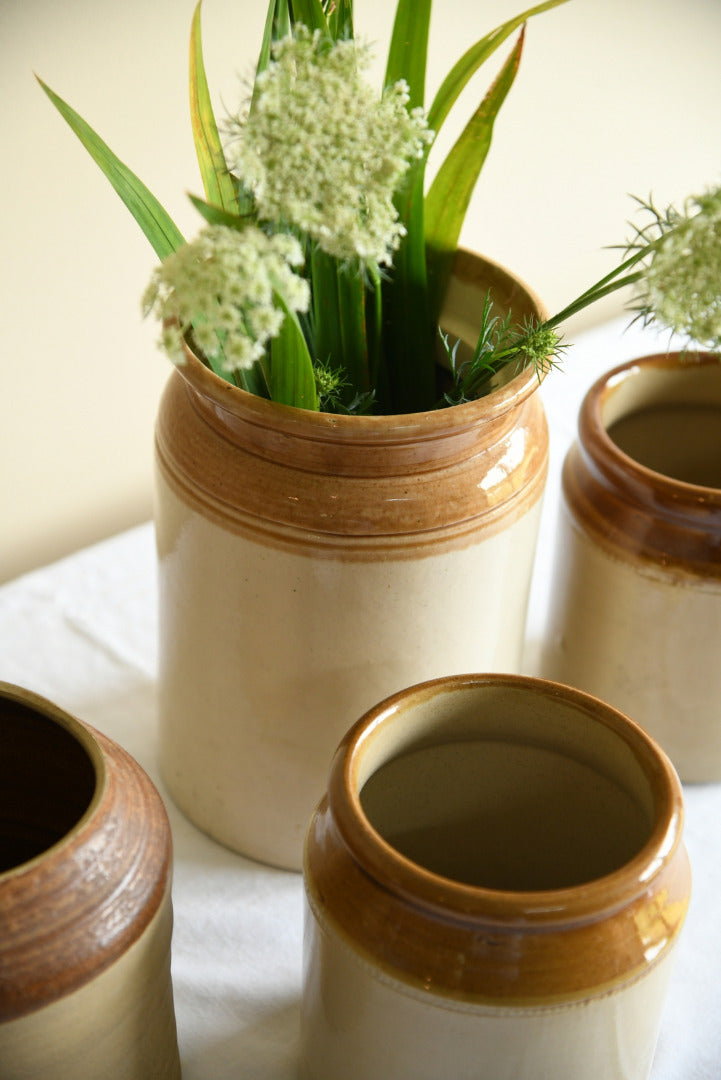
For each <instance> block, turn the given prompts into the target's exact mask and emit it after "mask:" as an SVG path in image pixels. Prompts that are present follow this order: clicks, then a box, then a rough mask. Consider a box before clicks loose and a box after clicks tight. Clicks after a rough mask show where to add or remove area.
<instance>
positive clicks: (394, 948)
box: [300, 675, 690, 1080]
mask: <svg viewBox="0 0 721 1080" xmlns="http://www.w3.org/2000/svg"><path fill="white" fill-rule="evenodd" d="M681 829H682V802H681V789H680V784H679V782H678V778H677V776H676V774H675V772H674V769H673V767H672V765H671V764H670V762H669V761H668V759H667V758H666V756H665V755H664V754H663V752H662V751H661V750H660V749H659V748H658V746H657V744H656V743H654V741H653V740H652V739H651V738H650V737H649V736H648V735H647V734H646V733H645V732H644V731H643V730H642V729H641V728H640V727H639V726H638V725H636V724H633V723H632V722H631V721H630V720H629V719H628V718H627V717H625V716H623V715H622V714H621V713H619V712H617V711H616V710H614V709H611V708H610V707H609V706H607V705H605V704H604V703H602V702H601V701H599V700H598V699H596V698H592V697H590V696H588V695H585V694H582V693H580V692H579V691H577V690H573V689H571V688H569V687H564V686H560V685H557V684H553V683H548V682H543V681H541V680H534V679H527V678H523V677H521V676H515V677H514V676H507V675H477V676H465V677H464V676H458V677H451V678H447V679H441V680H435V681H433V682H430V683H425V684H422V685H420V686H416V687H412V688H410V689H409V690H407V691H404V692H402V693H400V694H397V695H395V696H393V697H391V698H390V699H388V700H386V701H385V702H383V703H381V704H380V705H378V706H377V707H376V708H374V709H372V710H370V712H368V713H367V714H366V716H365V717H363V719H361V720H360V721H359V722H358V723H357V724H356V725H355V726H354V727H353V728H352V729H351V731H350V733H349V734H348V735H347V737H346V738H345V739H344V740H343V742H342V744H341V746H340V748H339V750H338V752H337V754H336V756H335V758H334V761H333V764H332V767H331V770H330V776H329V782H328V788H327V796H326V797H325V798H324V799H323V800H322V801H321V803H320V805H319V807H318V809H317V811H316V813H315V815H314V817H313V819H312V823H311V825H310V828H309V832H308V837H307V842H306V856H305V868H304V875H305V886H306V927H305V938H304V979H303V1000H302V1021H301V1069H300V1075H301V1077H302V1080H336V1078H337V1077H343V1080H378V1078H379V1077H382V1078H383V1080H409V1078H412V1080H439V1078H440V1077H449V1078H450V1077H452V1078H453V1080H646V1077H647V1076H648V1073H649V1070H650V1068H651V1061H652V1057H653V1053H654V1049H655V1044H656V1038H657V1034H658V1030H659V1025H660V1020H661V1010H662V1006H663V1002H664V997H665V994H666V988H667V984H668V980H669V975H670V964H671V960H672V958H673V952H674V945H675V944H676V942H677V940H678V935H679V933H680V931H681V927H682V924H683V921H684V917H685V913H686V909H687V904H688V899H689V894H690V872H689V865H688V859H687V856H686V851H685V848H684V845H683V842H682V838H681Z"/></svg>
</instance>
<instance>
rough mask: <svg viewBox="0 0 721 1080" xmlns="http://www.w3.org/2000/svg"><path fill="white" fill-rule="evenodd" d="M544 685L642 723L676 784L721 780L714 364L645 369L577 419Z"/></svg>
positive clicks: (718, 373) (609, 386) (720, 378)
mask: <svg viewBox="0 0 721 1080" xmlns="http://www.w3.org/2000/svg"><path fill="white" fill-rule="evenodd" d="M551 597H552V599H551V607H550V612H549V622H548V628H547V634H546V642H547V647H546V654H545V660H544V663H543V668H542V674H544V675H545V676H547V677H548V678H551V679H557V680H559V681H561V682H566V683H570V684H571V685H573V686H577V687H580V688H581V689H583V690H587V691H589V692H590V693H592V694H596V695H597V696H598V697H601V698H603V699H604V701H608V702H610V703H611V704H612V705H615V706H617V708H619V709H621V710H623V711H624V712H626V713H628V714H629V715H630V716H632V717H633V718H634V720H636V721H638V723H640V724H642V725H643V726H644V727H645V728H646V729H647V730H648V731H649V732H651V734H652V735H653V736H654V737H655V738H656V739H657V741H658V742H660V743H661V745H662V746H663V748H664V749H665V750H666V752H667V753H668V754H669V756H670V757H671V759H672V761H673V762H674V765H675V766H676V769H677V771H678V773H679V775H680V777H681V779H682V780H687V781H695V780H696V781H704V780H721V664H719V642H721V364H720V363H719V361H718V359H717V358H716V357H714V356H709V355H701V356H697V355H693V354H688V355H679V354H670V355H663V356H647V357H644V358H642V359H639V360H634V361H631V362H630V363H627V364H625V365H623V366H621V367H618V368H616V369H615V370H613V371H611V372H610V373H609V374H608V375H606V376H605V377H603V378H601V379H600V380H599V381H598V382H596V383H595V384H594V386H593V387H592V388H591V389H590V390H589V392H588V394H587V395H586V398H585V399H584V402H583V404H582V406H581V411H580V417H579V425H578V441H577V443H576V444H575V445H574V446H573V447H572V449H571V450H570V452H569V453H568V456H567V458H566V461H565V464H564V469H563V502H562V513H561V522H560V527H559V532H558V549H557V554H556V568H555V571H554V575H553V579H552V591H551Z"/></svg>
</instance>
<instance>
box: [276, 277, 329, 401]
mask: <svg viewBox="0 0 721 1080" xmlns="http://www.w3.org/2000/svg"><path fill="white" fill-rule="evenodd" d="M275 299H276V301H277V303H278V304H279V305H280V306H281V307H282V308H283V310H284V311H285V319H284V320H283V325H282V326H281V329H280V333H279V334H278V336H277V337H275V338H273V339H272V341H271V343H270V396H271V398H272V400H273V401H278V402H280V403H281V404H283V405H294V406H295V407H296V408H298V409H317V408H318V393H317V390H316V385H315V373H314V371H313V362H312V360H311V356H310V353H309V352H308V346H307V344H306V340H305V337H304V336H303V331H302V329H301V326H300V323H299V321H298V317H297V316H296V314H295V312H294V311H292V310H291V309H290V308H289V307H288V306H287V304H286V303H285V300H284V299H283V296H282V294H281V293H279V292H276V294H275Z"/></svg>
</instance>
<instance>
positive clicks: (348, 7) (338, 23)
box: [328, 0, 353, 41]
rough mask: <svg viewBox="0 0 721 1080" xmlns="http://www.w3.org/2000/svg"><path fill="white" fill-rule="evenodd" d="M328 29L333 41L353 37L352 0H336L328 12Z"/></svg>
mask: <svg viewBox="0 0 721 1080" xmlns="http://www.w3.org/2000/svg"><path fill="white" fill-rule="evenodd" d="M328 29H329V30H330V33H331V37H332V38H333V40H334V41H338V40H345V39H348V40H350V39H351V38H352V37H353V0H336V2H335V3H334V4H333V6H332V7H331V10H330V11H329V12H328Z"/></svg>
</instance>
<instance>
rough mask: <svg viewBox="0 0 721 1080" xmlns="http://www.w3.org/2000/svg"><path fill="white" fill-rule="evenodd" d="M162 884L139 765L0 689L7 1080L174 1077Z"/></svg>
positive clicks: (159, 810)
mask: <svg viewBox="0 0 721 1080" xmlns="http://www.w3.org/2000/svg"><path fill="white" fill-rule="evenodd" d="M170 877H171V841H170V828H169V825H168V820H167V817H166V814H165V808H164V806H163V804H162V802H161V799H160V796H159V795H158V793H157V791H156V789H155V788H154V786H153V785H152V783H151V782H150V780H149V778H148V777H147V776H146V774H145V773H144V772H143V771H142V770H141V769H140V767H139V766H138V764H137V763H136V762H135V761H134V760H133V759H132V758H131V757H130V756H129V755H128V754H127V753H126V752H125V751H124V750H122V749H121V748H120V747H119V746H117V745H116V744H115V743H113V742H111V741H110V740H109V739H107V738H106V737H105V736H103V735H101V734H100V733H99V732H96V731H93V730H92V729H91V728H89V727H87V726H86V725H85V724H82V723H80V721H78V720H76V719H74V718H73V717H71V716H68V715H67V714H66V713H65V712H63V711H62V710H61V709H59V708H57V707H56V706H55V705H53V704H51V703H50V702H48V701H45V700H44V699H43V698H40V697H38V696H37V695H35V694H32V693H29V692H28V691H25V690H22V689H20V688H18V687H14V686H11V685H8V684H6V683H0V1076H1V1077H2V1078H3V1080H140V1078H145V1077H147V1078H150V1077H152V1078H153V1080H179V1078H180V1063H179V1057H178V1046H177V1039H176V1029H175V1014H174V1009H173V994H172V986H171V979H170V939H171V927H172V912H171V901H170Z"/></svg>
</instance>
